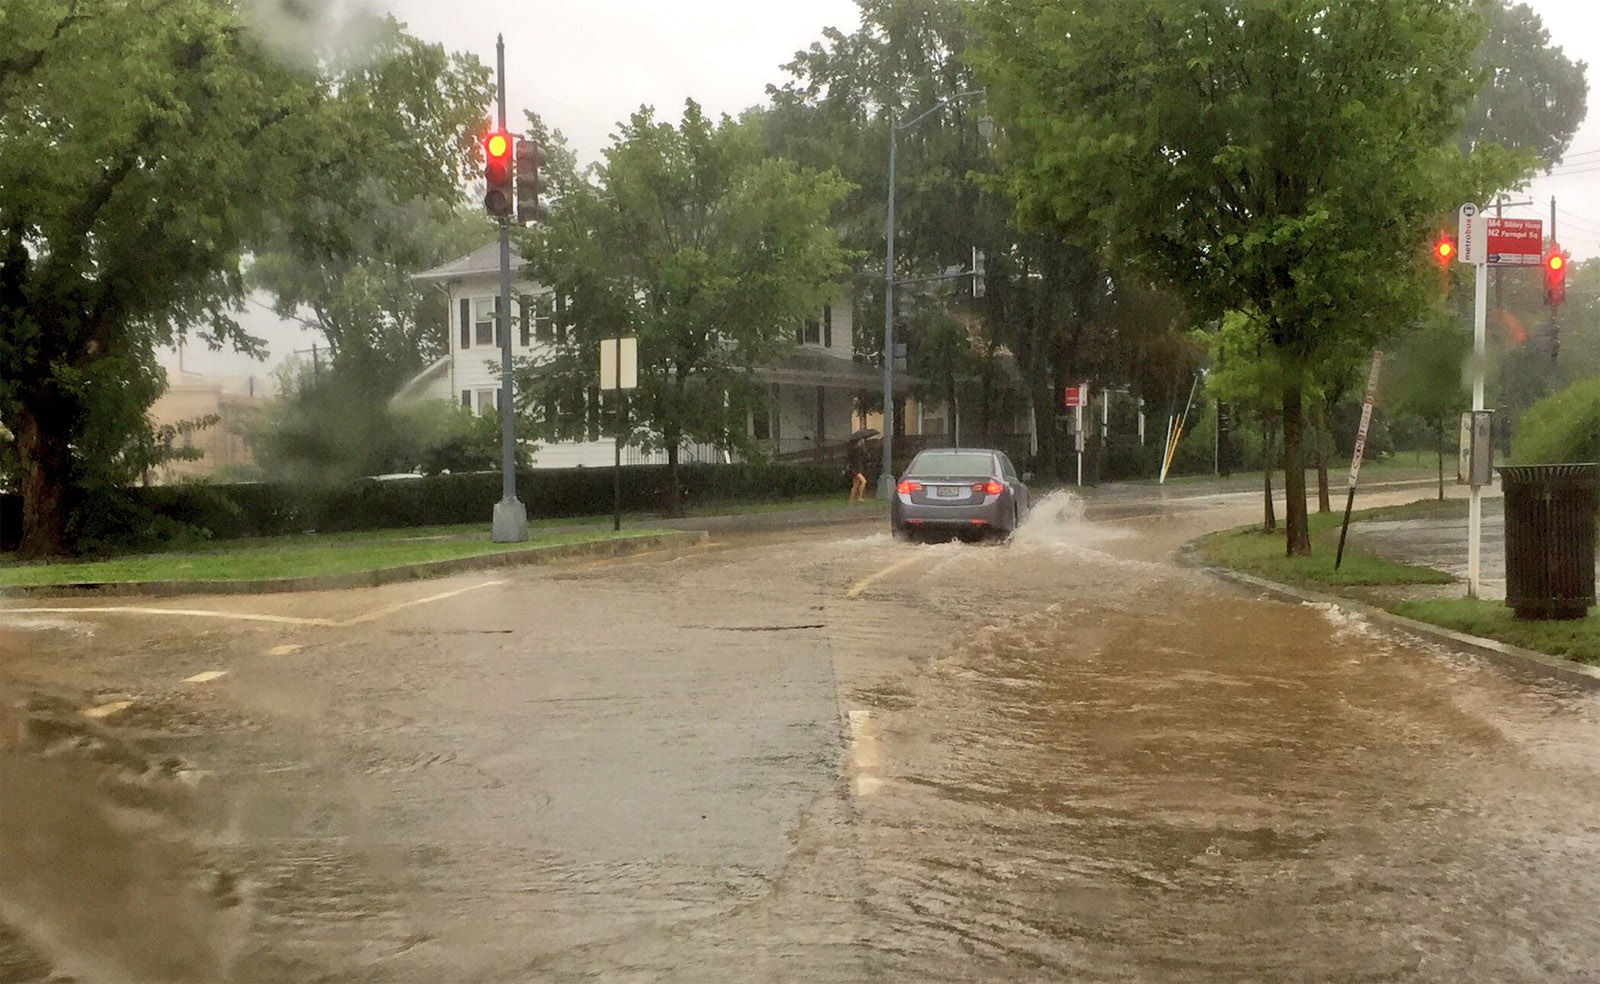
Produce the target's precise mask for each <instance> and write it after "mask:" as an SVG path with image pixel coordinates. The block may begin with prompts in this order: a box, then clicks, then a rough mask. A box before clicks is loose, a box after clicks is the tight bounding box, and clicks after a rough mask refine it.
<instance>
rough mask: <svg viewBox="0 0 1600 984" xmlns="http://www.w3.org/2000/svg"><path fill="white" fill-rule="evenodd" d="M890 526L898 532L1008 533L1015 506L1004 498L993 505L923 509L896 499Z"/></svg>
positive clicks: (917, 505)
mask: <svg viewBox="0 0 1600 984" xmlns="http://www.w3.org/2000/svg"><path fill="white" fill-rule="evenodd" d="M889 522H890V525H892V526H893V527H894V528H895V529H897V530H904V529H916V528H919V527H921V528H927V527H935V528H942V529H954V528H961V527H965V528H968V529H970V528H972V527H995V528H999V529H1007V528H1009V527H1010V524H1011V504H1010V502H1009V501H1008V500H1007V499H1006V498H1005V497H1004V496H997V497H996V498H995V500H994V501H993V502H980V503H966V504H962V505H955V506H936V505H920V504H917V503H911V502H905V501H903V498H902V497H901V496H896V497H895V501H894V503H893V505H892V506H891V507H890V509H889Z"/></svg>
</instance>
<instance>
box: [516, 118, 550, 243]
mask: <svg viewBox="0 0 1600 984" xmlns="http://www.w3.org/2000/svg"><path fill="white" fill-rule="evenodd" d="M542 164H544V148H543V147H541V146H539V144H538V141H535V140H529V139H527V138H519V139H518V140H517V221H518V222H520V223H522V224H523V225H527V224H528V223H530V222H537V221H539V193H540V192H542V191H544V181H543V180H542V179H541V178H540V177H539V167H540V165H542Z"/></svg>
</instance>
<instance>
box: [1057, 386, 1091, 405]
mask: <svg viewBox="0 0 1600 984" xmlns="http://www.w3.org/2000/svg"><path fill="white" fill-rule="evenodd" d="M1062 392H1063V394H1065V398H1064V399H1063V400H1062V403H1061V405H1062V406H1063V407H1065V408H1067V409H1068V410H1071V409H1074V408H1075V407H1081V406H1083V405H1084V404H1085V403H1087V402H1088V401H1089V387H1088V386H1068V387H1067V388H1066V389H1065V390H1063V391H1062Z"/></svg>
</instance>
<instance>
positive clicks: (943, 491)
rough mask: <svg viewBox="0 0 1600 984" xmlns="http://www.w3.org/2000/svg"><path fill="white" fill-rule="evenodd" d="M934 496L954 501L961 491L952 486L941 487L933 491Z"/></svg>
mask: <svg viewBox="0 0 1600 984" xmlns="http://www.w3.org/2000/svg"><path fill="white" fill-rule="evenodd" d="M934 495H936V496H938V497H939V498H941V499H954V498H956V497H957V496H959V495H961V490H960V489H958V488H956V487H955V486H954V485H941V486H939V487H938V488H937V489H935V490H934Z"/></svg>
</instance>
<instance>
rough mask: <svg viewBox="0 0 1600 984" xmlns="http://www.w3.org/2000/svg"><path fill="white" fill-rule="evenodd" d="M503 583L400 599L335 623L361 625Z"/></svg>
mask: <svg viewBox="0 0 1600 984" xmlns="http://www.w3.org/2000/svg"><path fill="white" fill-rule="evenodd" d="M504 583H506V582H505V581H504V580H500V581H484V582H483V583H481V584H473V585H470V586H468V587H465V588H457V589H456V590H454V591H445V592H441V593H440V594H436V595H429V596H428V597H426V598H417V599H414V600H412V601H402V602H400V603H399V604H395V605H388V606H386V607H383V608H380V609H378V610H377V611H373V612H368V613H367V614H365V615H357V616H356V617H355V618H351V619H346V620H345V621H343V622H337V623H335V624H336V625H340V626H348V625H363V624H365V623H367V622H375V621H377V620H378V619H380V618H384V617H385V616H388V615H393V614H394V613H395V612H400V611H404V610H406V609H407V608H414V607H416V606H417V605H430V604H432V603H433V602H436V601H444V600H446V599H448V598H455V597H457V596H459V595H464V594H466V593H467V592H469V591H480V590H482V589H483V588H492V587H496V586H498V585H501V584H504Z"/></svg>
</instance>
